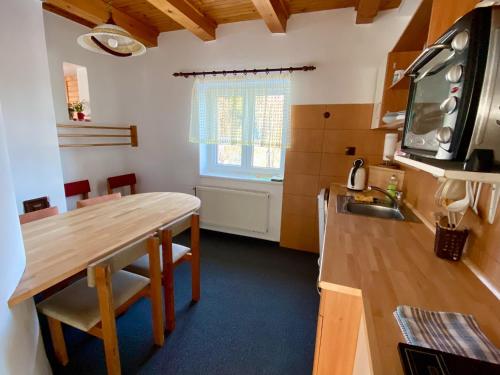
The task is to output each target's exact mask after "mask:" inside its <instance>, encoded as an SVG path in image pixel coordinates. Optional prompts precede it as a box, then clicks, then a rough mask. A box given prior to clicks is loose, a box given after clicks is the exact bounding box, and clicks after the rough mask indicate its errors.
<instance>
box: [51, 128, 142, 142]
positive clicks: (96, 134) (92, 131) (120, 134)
mask: <svg viewBox="0 0 500 375" xmlns="http://www.w3.org/2000/svg"><path fill="white" fill-rule="evenodd" d="M57 129H58V134H57V136H58V137H59V139H61V138H62V139H64V138H76V139H82V138H129V139H130V142H106V143H104V142H101V143H59V147H61V148H66V147H102V146H132V147H137V146H138V145H139V143H138V139H137V126H135V125H130V126H109V125H102V126H101V125H66V124H57ZM59 129H66V130H68V131H69V132H66V133H60V132H59ZM70 130H78V131H79V132H78V133H73V132H71V131H70ZM108 130H111V131H113V132H105V133H104V132H102V133H101V131H108ZM86 131H88V132H86Z"/></svg>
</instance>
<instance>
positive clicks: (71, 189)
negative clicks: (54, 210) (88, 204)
mask: <svg viewBox="0 0 500 375" xmlns="http://www.w3.org/2000/svg"><path fill="white" fill-rule="evenodd" d="M64 193H65V195H66V198H68V197H74V196H75V195H80V196H81V197H82V199H88V198H89V193H90V183H89V180H81V181H73V182H67V183H65V184H64Z"/></svg>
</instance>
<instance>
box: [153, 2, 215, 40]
mask: <svg viewBox="0 0 500 375" xmlns="http://www.w3.org/2000/svg"><path fill="white" fill-rule="evenodd" d="M147 2H148V3H150V4H151V5H153V6H154V7H156V9H158V10H160V11H161V12H162V13H164V14H166V15H167V16H169V17H170V18H171V19H173V20H174V21H175V22H177V23H178V24H179V25H181V26H183V27H184V28H186V29H187V30H189V31H191V32H192V33H193V34H194V35H196V36H197V37H198V38H200V39H201V40H204V41H209V40H215V29H216V28H217V24H216V23H215V21H213V20H212V19H210V18H208V17H207V16H205V15H204V14H203V13H202V12H201V11H200V10H199V9H197V8H196V7H195V6H194V5H193V4H191V3H190V2H188V1H187V0H147Z"/></svg>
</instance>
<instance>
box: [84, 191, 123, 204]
mask: <svg viewBox="0 0 500 375" xmlns="http://www.w3.org/2000/svg"><path fill="white" fill-rule="evenodd" d="M121 197H122V195H121V193H114V194H108V195H101V196H100V197H95V198H89V199H84V200H81V201H78V202H76V208H82V207H87V206H93V205H95V204H99V203H104V202H109V201H114V200H117V199H120V198H121Z"/></svg>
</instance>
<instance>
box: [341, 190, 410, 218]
mask: <svg viewBox="0 0 500 375" xmlns="http://www.w3.org/2000/svg"><path fill="white" fill-rule="evenodd" d="M337 212H339V213H344V214H352V215H362V216H370V217H377V218H380V219H391V220H400V221H419V220H418V218H417V217H416V216H415V215H414V214H413V213H412V212H411V211H410V210H409V209H407V208H406V207H405V206H404V205H401V206H400V207H398V208H394V207H392V206H391V205H388V204H387V203H385V202H384V201H381V200H375V201H374V202H373V203H361V202H355V201H354V198H353V197H351V196H347V195H337Z"/></svg>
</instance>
